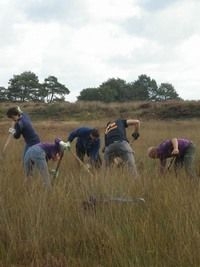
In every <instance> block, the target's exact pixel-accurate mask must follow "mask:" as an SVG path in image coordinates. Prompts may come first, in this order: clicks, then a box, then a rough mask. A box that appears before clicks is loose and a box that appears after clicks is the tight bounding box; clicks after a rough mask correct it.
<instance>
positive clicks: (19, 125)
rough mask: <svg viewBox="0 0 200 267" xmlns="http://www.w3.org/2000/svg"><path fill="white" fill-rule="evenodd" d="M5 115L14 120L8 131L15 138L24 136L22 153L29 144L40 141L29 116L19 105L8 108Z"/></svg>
mask: <svg viewBox="0 0 200 267" xmlns="http://www.w3.org/2000/svg"><path fill="white" fill-rule="evenodd" d="M7 117H8V118H10V119H12V120H13V121H14V126H13V127H11V128H9V133H10V134H12V135H13V137H14V138H15V139H19V138H20V137H21V135H22V136H23V138H24V141H25V148H24V154H25V152H26V151H27V149H28V148H29V147H30V146H32V145H35V144H38V143H40V138H39V136H38V134H37V133H36V131H35V130H34V128H33V126H32V123H31V120H30V118H29V117H28V115H26V114H25V113H23V112H22V111H21V110H20V108H19V107H12V108H9V109H8V111H7Z"/></svg>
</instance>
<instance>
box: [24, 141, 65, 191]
mask: <svg viewBox="0 0 200 267" xmlns="http://www.w3.org/2000/svg"><path fill="white" fill-rule="evenodd" d="M65 149H67V146H66V143H65V142H63V141H62V140H60V139H59V138H56V139H55V141H54V143H39V144H36V145H33V146H31V147H29V148H28V150H27V151H26V153H25V156H24V171H25V175H26V182H30V180H31V178H32V177H33V170H34V169H35V168H36V169H38V170H39V173H40V175H41V176H42V179H43V184H44V186H45V187H48V188H49V187H51V177H50V173H49V170H48V161H49V160H53V161H57V160H59V159H60V157H62V155H63V153H64V150H65Z"/></svg>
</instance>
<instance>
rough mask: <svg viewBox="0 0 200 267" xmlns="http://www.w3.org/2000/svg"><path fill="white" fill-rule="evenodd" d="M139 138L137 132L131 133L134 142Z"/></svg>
mask: <svg viewBox="0 0 200 267" xmlns="http://www.w3.org/2000/svg"><path fill="white" fill-rule="evenodd" d="M139 136H140V134H139V133H138V132H133V133H132V137H133V138H134V139H135V140H137V139H138V137H139Z"/></svg>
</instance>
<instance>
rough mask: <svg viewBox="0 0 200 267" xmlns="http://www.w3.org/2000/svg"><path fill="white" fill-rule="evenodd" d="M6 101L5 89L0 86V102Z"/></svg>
mask: <svg viewBox="0 0 200 267" xmlns="http://www.w3.org/2000/svg"><path fill="white" fill-rule="evenodd" d="M7 100H8V98H7V89H6V88H5V87H3V86H0V102H4V101H7Z"/></svg>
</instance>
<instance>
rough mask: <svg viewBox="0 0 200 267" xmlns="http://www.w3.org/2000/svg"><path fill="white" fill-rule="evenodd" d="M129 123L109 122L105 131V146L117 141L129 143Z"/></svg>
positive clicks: (122, 121)
mask: <svg viewBox="0 0 200 267" xmlns="http://www.w3.org/2000/svg"><path fill="white" fill-rule="evenodd" d="M127 127H128V124H127V121H126V120H122V119H118V120H116V121H114V122H109V123H108V125H107V127H106V130H105V146H109V145H110V144H112V143H113V142H116V141H124V140H125V141H128V140H127V137H126V128H127Z"/></svg>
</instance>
